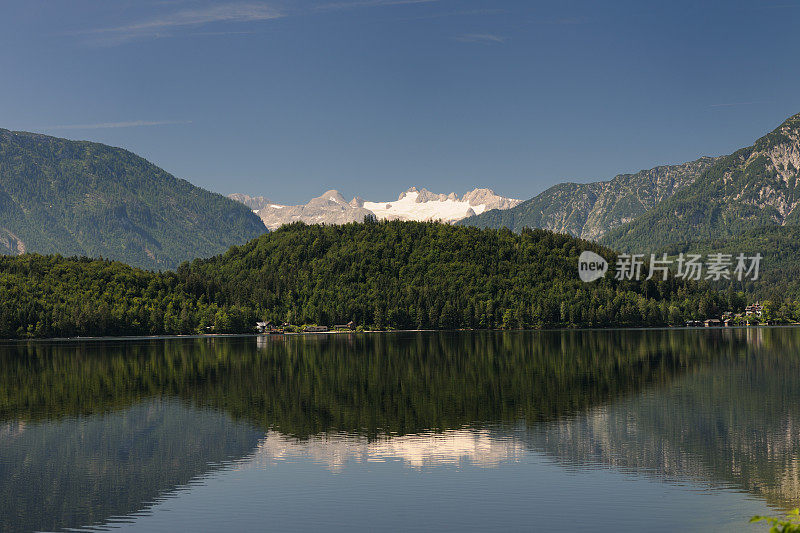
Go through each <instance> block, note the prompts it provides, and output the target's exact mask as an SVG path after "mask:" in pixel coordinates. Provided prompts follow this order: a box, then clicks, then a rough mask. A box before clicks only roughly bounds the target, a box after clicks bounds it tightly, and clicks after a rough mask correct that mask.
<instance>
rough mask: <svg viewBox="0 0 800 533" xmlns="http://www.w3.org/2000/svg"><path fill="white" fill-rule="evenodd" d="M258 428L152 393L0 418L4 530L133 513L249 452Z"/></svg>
mask: <svg viewBox="0 0 800 533" xmlns="http://www.w3.org/2000/svg"><path fill="white" fill-rule="evenodd" d="M3 428H5V430H4V429H3ZM259 436H260V434H259V433H258V432H257V431H254V430H253V429H252V428H251V427H250V426H248V425H246V424H238V423H235V422H232V421H231V420H230V418H229V417H227V416H226V415H224V414H222V413H218V412H214V411H212V410H197V409H191V408H187V406H186V405H184V404H183V403H182V402H180V401H177V400H155V399H154V400H150V401H145V402H142V403H137V404H135V405H133V406H130V407H128V408H127V409H125V410H120V411H114V412H111V413H105V414H98V415H93V416H83V417H77V418H76V417H64V418H61V419H59V420H50V421H46V422H44V421H37V422H30V423H21V422H11V423H6V424H4V425H0V531H34V530H36V531H41V530H47V531H52V530H56V529H62V528H70V527H72V528H74V527H80V526H86V525H94V524H100V523H104V522H106V521H107V520H108V519H109V518H112V517H115V516H122V515H127V514H130V513H133V512H135V511H138V510H141V509H142V508H143V507H144V506H146V505H147V504H148V503H151V502H153V501H154V500H156V499H158V498H159V497H160V496H162V495H163V494H164V492H167V491H170V490H173V489H175V488H176V487H180V486H182V485H185V484H186V483H188V482H189V481H190V480H192V479H193V478H196V477H197V476H201V475H203V474H206V473H208V472H209V471H210V470H213V469H215V468H216V467H217V466H215V465H219V464H220V463H221V462H224V461H229V460H234V459H239V458H241V457H243V456H245V455H247V454H248V453H250V452H251V451H252V450H253V448H254V447H255V446H256V445H257V443H258V438H259Z"/></svg>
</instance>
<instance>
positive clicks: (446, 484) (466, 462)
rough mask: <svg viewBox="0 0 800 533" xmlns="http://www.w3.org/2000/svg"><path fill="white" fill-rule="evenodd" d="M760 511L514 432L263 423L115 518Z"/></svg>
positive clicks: (540, 525)
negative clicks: (136, 510)
mask: <svg viewBox="0 0 800 533" xmlns="http://www.w3.org/2000/svg"><path fill="white" fill-rule="evenodd" d="M519 436H521V435H519ZM393 441H396V442H393ZM764 512H767V509H765V506H764V505H763V504H762V503H760V502H759V501H757V500H756V499H755V498H752V497H750V496H747V495H744V494H741V493H738V492H735V491H731V490H712V489H709V488H708V487H703V486H701V485H693V484H688V483H687V484H683V485H679V484H665V483H661V482H659V481H657V480H655V479H652V478H647V477H642V476H636V475H631V474H625V473H620V472H618V471H616V470H613V469H605V468H600V469H581V470H577V471H576V470H569V469H565V468H563V467H562V466H560V465H558V464H557V463H556V462H554V461H553V460H552V459H551V458H549V457H547V456H545V455H543V454H541V453H539V452H535V451H531V449H530V448H529V447H527V446H526V445H525V444H524V442H523V440H522V439H519V438H517V434H516V433H513V432H512V433H511V434H505V435H503V434H499V433H490V432H487V431H472V430H466V429H465V430H459V431H450V432H445V433H443V434H439V435H434V434H423V435H412V436H404V437H398V438H396V439H382V440H378V441H374V442H368V441H367V440H365V439H360V438H348V437H345V436H328V437H314V438H311V439H307V440H296V439H291V438H289V437H285V436H281V435H279V434H277V433H270V434H268V435H267V436H265V438H264V439H263V440H262V441H261V443H260V444H259V446H258V447H257V448H256V450H255V451H254V453H253V454H252V455H251V456H250V457H248V458H246V459H244V460H242V461H239V462H237V463H236V464H235V465H232V467H231V468H229V469H226V470H225V471H222V472H218V473H215V474H213V475H210V476H208V477H206V478H204V479H202V480H200V481H199V482H198V483H195V484H193V485H192V486H191V487H190V488H189V489H188V490H184V491H179V492H177V493H176V494H175V495H174V496H173V497H171V498H168V499H166V500H164V501H162V502H160V503H159V504H157V505H156V506H154V507H153V508H152V509H151V510H150V511H149V512H146V513H143V514H142V515H140V516H139V517H137V518H136V520H135V522H134V523H132V524H127V525H125V526H124V527H126V528H130V529H134V530H155V531H168V530H173V529H176V528H177V529H183V530H192V531H195V530H196V531H214V530H226V529H227V530H263V529H274V530H277V531H292V530H299V531H308V530H333V531H339V530H351V529H364V530H374V529H388V530H404V531H408V530H430V529H437V530H438V529H444V530H448V529H449V530H458V531H464V530H472V531H486V530H513V529H516V530H520V529H523V530H541V531H556V530H560V529H562V528H564V529H573V528H575V529H580V528H591V530H592V531H633V530H638V529H639V528H640V527H642V526H644V525H647V526H648V527H647V529H648V530H649V531H701V530H703V529H704V528H707V527H710V526H712V525H713V526H714V527H715V528H716V527H719V526H723V527H724V526H728V527H730V528H732V530H740V529H741V528H742V526H744V525H746V522H747V518H748V517H749V516H751V515H753V514H758V513H764ZM720 517H722V518H721V519H720Z"/></svg>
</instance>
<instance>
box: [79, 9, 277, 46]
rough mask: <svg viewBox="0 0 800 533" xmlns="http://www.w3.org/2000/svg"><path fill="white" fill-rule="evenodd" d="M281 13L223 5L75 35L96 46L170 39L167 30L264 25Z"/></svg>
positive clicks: (182, 11) (188, 10) (272, 10)
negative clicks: (245, 24)
mask: <svg viewBox="0 0 800 533" xmlns="http://www.w3.org/2000/svg"><path fill="white" fill-rule="evenodd" d="M284 16H285V14H283V13H281V12H280V11H278V10H277V9H275V8H273V7H272V6H268V5H266V4H226V5H221V6H210V7H205V8H198V9H183V10H181V11H176V12H174V13H168V14H164V15H161V16H157V17H153V18H150V19H146V20H142V21H139V22H133V23H130V24H123V25H121V26H111V27H107V28H95V29H92V30H86V31H82V32H79V33H80V34H84V35H90V36H94V37H95V42H97V43H100V44H110V45H114V44H121V43H124V42H127V41H132V40H135V39H142V38H160V37H170V36H171V33H170V31H171V30H174V29H180V28H186V27H199V26H205V25H207V24H214V23H245V22H264V21H268V20H275V19H279V18H283V17H284Z"/></svg>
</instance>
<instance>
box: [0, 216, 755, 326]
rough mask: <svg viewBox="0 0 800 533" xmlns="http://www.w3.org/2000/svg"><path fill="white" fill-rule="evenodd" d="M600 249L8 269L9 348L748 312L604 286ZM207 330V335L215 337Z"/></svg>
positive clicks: (656, 321)
mask: <svg viewBox="0 0 800 533" xmlns="http://www.w3.org/2000/svg"><path fill="white" fill-rule="evenodd" d="M587 249H589V250H594V251H595V252H596V253H599V254H601V255H603V256H605V257H606V258H608V259H609V260H611V261H612V264H613V259H614V257H613V253H612V252H611V251H610V250H608V249H605V248H602V247H600V246H598V245H596V244H593V243H590V242H587V241H582V240H580V239H576V238H573V237H569V236H567V235H559V234H554V233H551V232H548V231H544V230H525V231H523V232H521V233H520V234H517V233H513V232H511V231H510V230H508V229H502V230H485V229H484V230H482V229H478V228H471V227H458V226H450V225H446V224H438V223H421V222H397V221H394V222H381V223H376V222H371V223H363V224H355V223H352V224H346V225H342V226H316V225H313V226H307V225H305V224H302V223H296V224H292V225H289V226H284V227H282V228H280V229H278V230H277V231H275V232H272V233H269V234H265V235H262V236H261V237H259V238H257V239H254V240H252V241H250V242H248V243H247V244H245V245H243V246H238V247H233V248H231V249H230V250H229V251H228V252H226V253H225V254H223V255H220V256H216V257H213V258H211V259H206V260H195V261H193V262H191V263H185V264H183V265H181V266H180V267H179V268H178V270H177V271H176V272H165V273H154V272H146V271H142V270H138V269H135V268H131V267H129V266H126V265H123V264H121V263H114V262H108V261H93V260H88V259H83V260H79V259H63V258H60V257H53V256H48V257H42V256H38V255H31V254H26V255H23V256H20V257H6V258H0V337H25V336H33V337H47V336H75V335H136V334H164V333H166V334H172V333H197V332H206V331H209V330H211V331H216V332H240V333H246V332H252V330H253V325H254V323H255V321H256V320H264V319H270V320H273V321H274V322H282V321H289V322H291V323H293V324H322V325H334V324H337V323H346V322H347V321H350V320H353V321H355V323H356V324H358V325H360V326H365V327H367V328H373V327H374V328H403V329H407V328H423V329H428V328H430V329H451V328H540V327H558V326H563V327H569V326H600V327H602V326H637V325H664V324H668V323H673V324H678V323H682V321H683V320H684V319H685V318H690V317H691V318H703V317H706V316H716V315H717V314H718V313H719V311H720V310H721V309H723V308H729V307H731V305H733V306H736V305H741V304H743V299H741V297H735V298H734V297H733V296H734V295H725V294H720V293H718V292H717V291H714V290H711V289H710V288H707V287H706V288H700V287H697V286H695V285H692V284H686V283H683V282H681V281H679V280H674V279H670V280H668V281H666V282H657V283H656V282H650V281H643V282H641V283H640V282H630V281H626V282H617V281H616V280H614V279H612V276H611V275H607V276H606V278H605V279H602V280H600V281H596V282H594V283H589V284H587V283H583V282H581V281H580V280H579V279H578V271H577V262H578V256H579V255H580V253H581V252H582V251H583V250H587ZM209 328H211V329H209Z"/></svg>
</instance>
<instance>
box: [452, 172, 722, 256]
mask: <svg viewBox="0 0 800 533" xmlns="http://www.w3.org/2000/svg"><path fill="white" fill-rule="evenodd" d="M716 161H717V158H714V157H702V158H700V159H698V160H696V161H692V162H690V163H684V164H681V165H666V166H659V167H655V168H652V169H650V170H642V171H639V172H637V173H635V174H620V175H618V176H616V177H614V178H613V179H611V180H609V181H598V182H594V183H560V184H558V185H555V186H553V187H550V188H549V189H547V190H546V191H544V192H543V193H541V194H539V195H538V196H536V197H534V198H531V199H530V200H528V201H526V202H522V203H520V204H519V205H517V206H516V207H513V208H511V209H508V210H505V211H500V210H493V211H488V212H486V213H483V214H478V215H477V216H474V217H469V218H466V219H464V220H462V221H461V222H459V223H460V224H463V225H465V226H477V227H489V228H501V227H507V228H510V229H512V230H514V231H519V230H521V229H522V228H524V227H530V228H543V229H549V230H551V231H556V232H558V233H567V234H569V235H572V236H575V237H581V238H583V239H589V240H597V239H599V238H601V237H602V236H603V235H605V234H606V233H607V232H609V231H611V230H613V229H615V228H617V227H620V226H622V225H624V224H626V223H628V222H630V221H632V220H634V219H635V218H636V217H638V216H641V215H643V214H644V213H646V212H647V211H649V210H650V209H652V208H653V207H655V206H656V205H657V204H658V203H659V202H661V201H663V200H664V199H666V198H669V197H671V196H672V195H673V194H675V193H676V192H677V191H679V190H681V189H682V188H684V187H686V186H687V185H689V184H691V183H693V182H694V181H695V180H696V179H697V178H698V176H700V174H702V173H703V172H704V171H705V170H707V169H708V168H709V167H711V165H713V164H714V163H715V162H716Z"/></svg>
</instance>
